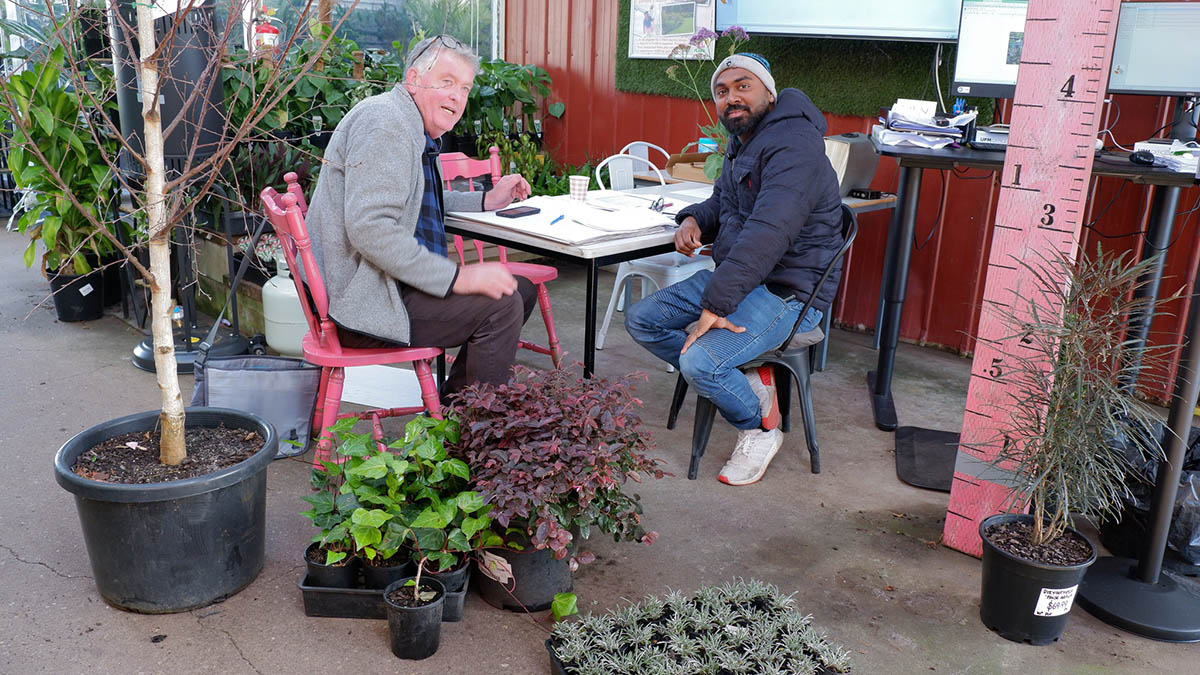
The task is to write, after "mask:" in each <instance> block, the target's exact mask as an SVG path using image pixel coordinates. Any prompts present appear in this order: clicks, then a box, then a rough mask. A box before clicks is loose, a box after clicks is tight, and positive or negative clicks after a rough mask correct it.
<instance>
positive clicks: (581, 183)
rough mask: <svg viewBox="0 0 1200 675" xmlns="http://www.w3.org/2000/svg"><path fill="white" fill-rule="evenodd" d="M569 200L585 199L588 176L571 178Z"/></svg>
mask: <svg viewBox="0 0 1200 675" xmlns="http://www.w3.org/2000/svg"><path fill="white" fill-rule="evenodd" d="M570 180H571V199H577V200H579V201H583V200H585V199H587V191H588V182H589V181H590V180H591V178H590V177H589V176H571V177H570Z"/></svg>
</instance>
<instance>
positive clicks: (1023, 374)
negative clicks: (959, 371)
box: [973, 249, 1177, 644]
mask: <svg viewBox="0 0 1200 675" xmlns="http://www.w3.org/2000/svg"><path fill="white" fill-rule="evenodd" d="M1155 262H1156V261H1155V259H1153V258H1150V259H1147V260H1144V261H1142V262H1137V261H1136V260H1132V259H1131V258H1130V256H1126V255H1114V254H1111V253H1108V252H1105V251H1103V250H1102V249H1098V250H1097V251H1096V252H1095V253H1094V254H1092V255H1088V256H1084V257H1081V258H1080V259H1079V260H1078V261H1073V260H1071V259H1070V258H1068V257H1066V256H1063V255H1061V254H1055V256H1054V257H1047V258H1041V259H1038V260H1036V261H1035V262H1033V263H1029V262H1024V261H1022V262H1021V263H1020V264H1021V265H1022V266H1023V267H1024V268H1025V269H1026V270H1027V271H1028V273H1029V274H1030V275H1031V278H1032V279H1033V280H1034V287H1033V289H1032V290H1031V291H1029V292H1023V293H1022V294H1021V295H1020V296H1019V302H1016V303H1014V304H1012V305H1011V306H1008V307H994V306H993V308H992V310H991V311H995V312H997V313H998V315H999V318H1000V319H1001V320H1002V321H1003V322H1004V324H1005V326H1006V327H1007V329H1008V331H1009V333H1008V335H1007V336H1006V338H1005V339H1004V341H1003V342H1002V343H1001V344H1003V345H1011V346H1010V347H1008V348H1002V349H1003V353H1002V356H1001V357H999V359H1000V360H1001V361H1002V363H1004V364H1005V365H1004V368H1003V369H1002V370H1003V372H1002V373H1001V374H1000V375H999V377H1002V378H1003V382H1004V383H1005V384H1006V385H1007V386H1006V388H1007V389H1008V391H1009V393H1008V395H1007V397H1006V398H1005V399H1004V400H1002V401H1000V402H999V403H997V404H996V405H995V406H994V408H995V409H994V410H991V411H985V412H989V413H990V414H992V415H993V416H994V419H996V420H1000V421H1001V422H1000V425H999V427H998V429H997V431H996V433H995V435H994V436H993V437H992V438H988V439H986V440H985V441H983V442H982V443H979V444H973V446H974V447H978V448H979V449H980V450H984V451H988V452H992V453H994V460H993V469H992V471H995V472H996V480H997V481H1003V482H1004V483H1006V484H1007V485H1009V486H1010V487H1011V491H1010V493H1009V498H1008V501H1007V507H1008V508H1007V511H1008V512H1007V513H1000V514H996V515H993V516H990V517H988V518H986V519H984V520H983V521H981V522H980V525H979V533H980V536H981V538H982V540H983V574H982V577H983V578H982V598H981V606H980V616H981V618H982V620H983V623H984V624H985V625H987V626H988V627H989V628H991V629H992V630H994V631H996V632H997V633H999V634H1000V635H1001V636H1003V637H1005V638H1008V639H1010V640H1015V641H1023V642H1029V643H1032V644H1048V643H1050V642H1053V641H1055V640H1057V639H1058V638H1059V637H1060V636H1061V635H1062V632H1063V630H1064V629H1065V627H1066V621H1067V616H1068V612H1069V611H1070V609H1071V607H1072V604H1073V598H1074V594H1075V589H1076V587H1077V586H1078V584H1079V582H1080V581H1081V580H1082V578H1083V575H1084V574H1085V573H1086V571H1087V568H1088V566H1089V565H1091V563H1092V562H1094V561H1095V559H1096V550H1097V549H1096V546H1095V544H1093V543H1092V542H1091V541H1090V540H1089V539H1088V538H1087V537H1086V536H1084V535H1083V534H1082V533H1081V532H1079V530H1077V529H1075V528H1074V527H1073V525H1074V522H1075V519H1076V518H1078V517H1088V518H1092V519H1094V520H1100V519H1110V518H1119V515H1120V506H1121V504H1122V499H1123V498H1124V497H1125V496H1127V495H1128V494H1129V486H1128V485H1127V484H1126V480H1127V479H1126V469H1127V467H1128V465H1129V461H1130V458H1137V457H1140V458H1142V460H1144V459H1146V458H1150V457H1161V456H1162V449H1161V447H1160V444H1159V441H1158V439H1157V438H1156V437H1155V434H1154V432H1153V430H1154V429H1155V428H1156V427H1155V424H1154V423H1155V422H1156V421H1157V420H1158V417H1159V416H1158V414H1157V413H1156V411H1155V410H1154V409H1153V408H1152V407H1151V406H1150V405H1148V404H1147V403H1145V402H1143V401H1142V400H1140V399H1139V398H1138V396H1137V389H1136V387H1135V386H1134V384H1133V382H1134V381H1135V380H1136V381H1137V382H1138V384H1139V385H1140V386H1143V387H1146V386H1154V385H1156V384H1161V378H1162V376H1161V375H1159V373H1165V372H1166V369H1165V368H1164V367H1163V365H1164V361H1165V358H1166V356H1167V355H1168V354H1169V352H1170V351H1171V350H1173V349H1174V348H1175V346H1176V345H1157V346H1155V345H1149V344H1145V343H1139V342H1135V341H1132V340H1130V339H1129V338H1127V333H1128V331H1129V329H1130V328H1131V327H1132V326H1133V325H1134V323H1135V322H1137V321H1140V320H1141V319H1143V318H1145V317H1147V316H1153V315H1154V313H1155V308H1156V307H1157V306H1158V304H1161V303H1162V302H1167V301H1170V300H1172V299H1174V298H1175V297H1177V296H1172V297H1168V298H1163V299H1160V300H1158V301H1153V300H1152V299H1150V298H1147V297H1139V296H1138V293H1137V291H1138V290H1139V289H1140V288H1141V287H1142V286H1143V285H1144V283H1145V282H1144V281H1143V280H1144V279H1146V278H1147V277H1148V272H1149V271H1150V269H1151V267H1152V266H1153V265H1154V264H1155ZM1127 453H1128V456H1127ZM994 482H995V481H994ZM1026 509H1027V510H1028V513H1022V512H1023V511H1026Z"/></svg>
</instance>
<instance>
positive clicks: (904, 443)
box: [896, 427, 958, 492]
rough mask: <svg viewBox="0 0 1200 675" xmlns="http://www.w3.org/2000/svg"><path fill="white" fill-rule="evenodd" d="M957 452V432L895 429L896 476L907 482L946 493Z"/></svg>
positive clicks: (948, 489) (951, 477)
mask: <svg viewBox="0 0 1200 675" xmlns="http://www.w3.org/2000/svg"><path fill="white" fill-rule="evenodd" d="M957 455H958V434H956V433H954V432H952V431H938V430H936V429H922V428H920V427H900V428H899V429H896V476H897V477H898V478H899V479H900V480H902V481H904V482H905V483H908V484H909V485H914V486H916V487H920V488H928V489H930V490H938V491H940V492H949V491H950V483H952V482H953V480H954V458H955V457H956V456H957Z"/></svg>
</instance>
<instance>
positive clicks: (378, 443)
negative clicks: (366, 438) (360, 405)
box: [371, 410, 387, 452]
mask: <svg viewBox="0 0 1200 675" xmlns="http://www.w3.org/2000/svg"><path fill="white" fill-rule="evenodd" d="M379 413H380V411H378V410H376V411H374V412H372V413H371V438H374V439H375V447H376V448H378V449H379V451H380V452H387V444H386V443H384V442H383V424H382V423H380V421H379V419H380V416H379Z"/></svg>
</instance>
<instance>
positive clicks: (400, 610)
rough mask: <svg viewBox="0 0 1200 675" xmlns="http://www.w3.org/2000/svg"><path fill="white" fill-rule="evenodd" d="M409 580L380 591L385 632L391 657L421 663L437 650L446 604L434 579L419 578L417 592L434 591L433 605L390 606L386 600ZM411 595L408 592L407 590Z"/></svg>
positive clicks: (443, 594)
mask: <svg viewBox="0 0 1200 675" xmlns="http://www.w3.org/2000/svg"><path fill="white" fill-rule="evenodd" d="M412 578H413V577H408V578H405V579H399V580H397V581H393V582H392V583H391V584H389V585H388V587H387V588H385V589H384V590H383V603H384V606H385V607H387V619H388V632H389V633H390V634H391V641H392V653H393V654H395V655H396V656H397V657H399V658H402V659H414V660H419V659H424V658H429V657H430V656H433V655H434V653H435V652H437V650H438V642H439V640H440V638H441V632H442V605H443V603H444V602H445V600H446V589H445V587H444V586H442V583H441V582H440V581H438V580H437V579H430V578H429V577H426V576H422V577H421V588H423V589H425V590H430V591H436V592H437V594H438V595H437V597H436V598H435V599H434V600H433V602H431V603H429V604H427V605H421V606H420V607H404V606H401V605H396V604H393V603H392V601H391V600H390V599H389V597H388V596H390V595H391V593H392V591H394V590H396V589H403V588H404V584H405V583H406V582H407V581H408V580H409V579H412ZM407 590H408V591H409V592H411V590H412V589H407Z"/></svg>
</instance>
